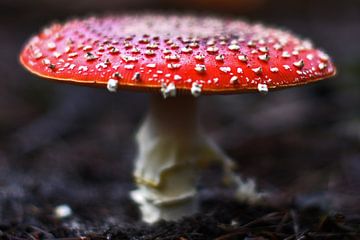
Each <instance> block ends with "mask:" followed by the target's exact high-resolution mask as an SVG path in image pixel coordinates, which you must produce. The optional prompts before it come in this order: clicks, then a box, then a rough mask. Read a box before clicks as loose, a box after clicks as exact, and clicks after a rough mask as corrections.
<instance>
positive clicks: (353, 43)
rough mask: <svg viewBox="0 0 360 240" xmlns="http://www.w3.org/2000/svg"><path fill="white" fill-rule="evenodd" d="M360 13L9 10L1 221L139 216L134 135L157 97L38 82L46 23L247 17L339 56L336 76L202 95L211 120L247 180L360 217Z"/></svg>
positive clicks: (2, 68) (208, 4)
mask: <svg viewBox="0 0 360 240" xmlns="http://www.w3.org/2000/svg"><path fill="white" fill-rule="evenodd" d="M359 9H360V1H358V0H353V1H352V0H343V1H330V0H327V1H326V0H317V1H313V0H292V1H286V0H277V1H273V0H271V1H270V0H221V1H217V0H181V1H169V0H131V1H130V0H102V1H95V0H83V1H81V0H77V1H73V0H61V1H60V0H33V1H29V0H0V36H1V37H0V223H2V224H5V223H8V222H13V221H23V220H24V219H27V218H30V220H31V221H35V220H33V216H38V215H39V214H40V212H41V211H48V210H49V209H52V208H53V207H54V206H57V205H59V204H64V203H66V204H69V205H70V206H71V207H72V208H73V209H75V210H76V214H77V215H78V216H81V218H82V219H87V218H89V219H90V218H91V216H94V215H95V214H96V216H100V215H101V214H102V215H103V216H106V217H108V218H109V219H110V220H109V221H110V222H111V221H112V220H111V219H113V217H114V216H122V218H125V219H126V218H127V217H126V216H131V214H133V213H131V211H133V210H134V208H133V206H129V207H128V208H124V206H125V204H128V199H127V194H128V190H129V189H131V188H133V185H132V179H131V171H132V168H131V166H132V160H133V158H134V154H135V150H136V148H135V144H134V141H133V138H132V136H133V134H134V132H135V130H136V129H137V126H138V125H139V122H140V121H141V119H142V117H143V116H144V115H145V113H146V109H147V96H146V95H145V94H140V93H133V92H121V93H119V94H116V95H115V94H109V93H108V92H107V91H105V90H103V89H90V88H84V87H75V86H68V85H61V84H56V83H53V82H48V81H44V80H39V78H37V77H35V76H32V75H31V74H29V73H28V72H26V71H25V70H24V69H23V68H22V67H21V66H20V65H19V63H18V54H19V52H20V50H21V48H22V46H23V44H24V43H25V42H26V41H27V40H28V39H29V37H30V36H31V35H33V34H35V33H36V32H38V31H39V30H40V29H41V28H42V27H43V26H44V25H48V24H49V23H51V22H53V21H64V20H66V19H68V18H72V17H74V16H75V17H76V16H78V17H82V16H88V15H91V14H102V13H106V12H111V13H118V12H120V13H121V12H128V11H130V10H166V11H174V12H189V11H190V12H194V13H195V14H196V13H199V12H200V13H210V14H215V15H219V16H222V15H226V16H234V17H242V18H245V19H248V20H250V21H260V22H263V23H266V24H269V25H275V26H281V27H284V28H285V29H290V30H291V31H293V32H295V33H297V34H299V35H300V36H304V37H307V38H310V39H312V40H313V41H314V43H315V45H316V46H318V47H320V48H322V49H324V50H325V51H326V52H328V53H329V55H330V56H332V57H333V59H334V61H335V63H336V65H337V67H338V75H337V76H336V77H334V78H332V79H330V80H326V81H322V82H320V83H318V84H314V85H312V86H305V87H302V88H298V89H289V90H285V91H278V92H271V93H269V94H268V95H267V96H260V95H259V94H244V95H236V96H235V95H234V96H214V97H202V98H201V99H200V111H201V118H202V119H203V123H204V125H205V127H206V129H207V132H208V133H209V135H210V136H211V137H212V138H214V139H215V140H216V141H217V142H218V143H219V144H220V145H221V146H222V147H223V148H224V149H225V151H226V152H227V153H228V154H229V155H230V156H231V157H232V158H233V159H234V160H236V161H237V162H238V163H239V166H240V167H239V170H240V172H241V173H242V174H243V175H244V176H247V177H254V178H256V179H257V181H258V183H259V187H260V189H262V190H266V191H270V192H274V193H276V195H277V196H279V200H277V201H290V202H296V203H297V204H300V205H311V204H318V205H321V206H323V207H324V208H326V209H330V210H331V211H341V212H344V213H347V214H352V213H355V212H357V213H359V212H360V204H359V202H360V44H359V38H360V31H359V29H360V10H359ZM214 172H215V173H214V174H216V171H214ZM280 197H281V199H280ZM99 201H100V203H101V204H104V207H103V208H101V209H98V206H99ZM92 207H94V208H95V207H97V209H96V210H94V208H93V210H94V211H93V212H90V213H89V212H88V209H89V208H92ZM44 209H45V210H44ZM46 209H47V210H46ZM49 211H50V210H49ZM124 212H125V213H126V214H123V213H124ZM99 214H100V215H99ZM41 216H42V215H41ZM44 221H45V220H44Z"/></svg>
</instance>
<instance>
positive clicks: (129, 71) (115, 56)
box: [20, 14, 336, 223]
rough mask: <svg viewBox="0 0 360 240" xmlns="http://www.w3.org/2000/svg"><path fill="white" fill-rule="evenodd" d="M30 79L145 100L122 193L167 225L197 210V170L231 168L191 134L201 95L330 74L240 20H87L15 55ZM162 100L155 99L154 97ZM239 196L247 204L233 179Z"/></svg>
mask: <svg viewBox="0 0 360 240" xmlns="http://www.w3.org/2000/svg"><path fill="white" fill-rule="evenodd" d="M20 61H21V63H22V64H23V65H24V66H25V67H26V68H27V69H28V70H29V71H30V72H32V73H34V74H36V75H39V76H41V77H44V78H48V79H55V80H57V81H59V82H64V83H73V84H79V85H86V86H96V87H103V88H107V89H108V90H109V91H110V92H116V91H118V90H123V89H129V90H137V91H143V92H150V93H151V94H150V98H151V103H150V104H151V106H150V111H149V113H148V115H147V117H146V118H145V121H144V122H143V124H142V126H141V127H140V129H139V131H138V133H137V135H136V139H137V143H138V148H139V149H138V154H137V159H136V163H135V171H134V176H135V180H136V183H137V187H138V189H136V190H134V191H133V192H132V193H131V196H132V199H133V200H134V201H136V202H137V203H138V204H139V205H140V209H141V212H142V216H143V220H144V221H146V222H150V223H152V222H156V221H158V220H159V219H166V220H175V219H178V218H180V217H182V216H185V215H189V214H192V213H194V212H196V210H197V191H196V187H195V185H196V179H197V172H198V169H199V168H200V167H201V166H203V164H204V163H207V162H208V161H212V160H214V161H220V162H222V163H223V164H224V166H225V169H230V167H231V166H232V162H231V160H230V159H229V158H228V157H227V156H226V155H225V154H224V153H223V152H222V151H221V150H220V148H218V147H217V145H216V144H214V143H213V142H212V141H210V140H209V139H208V138H207V137H206V135H205V134H204V131H203V130H202V129H201V127H200V126H199V122H198V119H197V114H196V102H197V97H199V96H200V95H202V94H205V95H211V94H236V93H244V92H261V93H267V92H268V91H269V90H275V89H282V88H287V87H294V86H299V85H304V84H308V83H312V82H316V81H318V80H321V79H324V78H327V77H330V76H333V75H334V74H335V71H336V70H335V67H334V65H333V63H332V62H331V60H330V58H329V57H328V56H327V55H326V54H325V53H323V52H322V51H320V50H318V49H315V48H313V46H312V44H311V42H310V41H308V40H302V39H300V38H298V37H296V36H294V35H292V34H291V33H289V32H286V31H282V30H279V29H275V28H268V27H264V26H263V25H260V24H256V25H252V24H248V23H246V22H243V21H241V20H231V19H219V18H213V17H193V16H189V15H184V16H174V15H157V14H141V15H123V16H105V17H100V18H97V17H91V18H87V19H83V20H71V21H69V22H66V23H64V24H54V25H52V26H50V27H49V28H46V29H44V30H43V31H42V32H41V33H40V34H38V35H37V36H35V37H33V38H32V39H31V40H30V41H29V43H28V44H27V45H26V46H25V48H24V50H23V51H22V53H21V55H20ZM160 93H161V95H162V96H161V95H160ZM234 179H237V180H238V183H239V184H240V185H239V187H238V189H239V191H240V194H239V196H240V197H241V198H249V197H250V198H251V197H253V196H255V197H256V194H255V192H254V184H253V183H251V182H250V183H249V182H248V183H244V182H242V181H241V180H239V178H234Z"/></svg>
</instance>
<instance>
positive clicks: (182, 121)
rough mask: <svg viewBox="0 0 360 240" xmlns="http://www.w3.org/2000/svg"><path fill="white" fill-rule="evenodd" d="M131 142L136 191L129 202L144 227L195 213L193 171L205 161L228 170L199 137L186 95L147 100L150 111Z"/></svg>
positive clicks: (192, 107)
mask: <svg viewBox="0 0 360 240" xmlns="http://www.w3.org/2000/svg"><path fill="white" fill-rule="evenodd" d="M136 140H137V143H138V156H137V159H136V162H135V172H134V176H135V180H136V183H137V186H138V188H137V189H136V190H134V191H132V192H131V197H132V199H133V200H134V201H135V202H137V203H138V204H139V207H140V210H141V213H142V219H143V221H145V222H148V223H154V222H157V221H159V220H160V219H164V220H177V219H179V218H181V217H183V216H188V215H191V214H193V213H196V212H197V209H198V201H197V190H196V182H197V178H198V174H199V173H198V169H199V167H203V166H204V165H205V166H206V165H207V164H208V163H209V162H211V161H220V162H221V163H222V164H223V165H224V166H225V169H228V170H229V169H231V167H232V166H233V163H232V161H231V160H230V159H229V158H228V157H227V156H226V155H225V154H223V152H222V151H221V150H220V149H219V148H218V147H217V146H216V145H215V144H214V143H213V142H211V141H209V140H208V138H207V137H206V136H205V135H204V134H203V133H202V131H201V129H200V127H199V122H198V115H197V111H196V99H195V98H194V97H192V96H180V97H175V98H168V99H163V98H161V97H160V96H152V97H151V104H150V111H149V113H148V115H147V117H146V118H145V121H144V122H143V124H142V126H141V127H140V129H139V131H138V133H137V135H136ZM228 172H230V171H228ZM231 176H232V175H231ZM230 178H232V179H234V178H233V177H230Z"/></svg>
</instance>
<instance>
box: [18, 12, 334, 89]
mask: <svg viewBox="0 0 360 240" xmlns="http://www.w3.org/2000/svg"><path fill="white" fill-rule="evenodd" d="M20 61H21V63H22V64H23V65H24V66H25V67H26V68H27V69H28V70H29V71H31V72H32V73H34V74H36V75H39V76H42V77H45V78H49V79H55V80H59V81H63V82H69V83H76V84H83V85H88V86H100V87H106V86H107V87H108V89H109V90H111V91H112V90H113V91H115V90H117V89H122V88H124V89H133V90H145V91H149V90H157V91H158V90H160V89H162V90H163V91H165V92H166V91H168V92H169V93H171V90H174V89H177V90H178V91H179V90H180V92H184V91H183V90H186V91H185V92H189V91H190V92H191V93H192V94H193V95H197V94H199V93H200V92H202V93H204V94H214V93H239V92H248V91H262V90H264V91H267V89H278V88H285V87H291V86H296V85H301V84H306V83H310V82H315V81H318V80H321V79H324V78H327V77H330V76H333V75H334V74H335V72H336V69H335V67H334V65H333V63H332V62H331V60H330V58H329V57H328V56H327V55H326V54H325V53H323V52H322V51H320V50H318V49H315V48H313V46H312V44H311V43H310V41H308V40H302V39H300V38H298V37H296V36H294V35H292V34H291V33H289V32H286V31H283V30H279V29H275V28H268V27H264V26H263V25H260V24H256V25H252V24H248V23H246V22H243V21H240V20H229V19H219V18H212V17H193V16H189V15H185V16H173V15H156V14H153V15H152V14H145V15H144V14H142V15H124V16H107V17H101V18H96V17H91V18H87V19H83V20H72V21H69V22H67V23H65V24H54V25H52V26H50V27H49V28H46V29H44V30H43V31H42V32H41V33H40V34H39V35H37V36H35V37H33V38H32V39H31V40H30V41H29V43H28V44H27V45H26V46H25V48H24V50H23V51H22V53H21V55H20ZM163 93H164V92H163Z"/></svg>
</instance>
